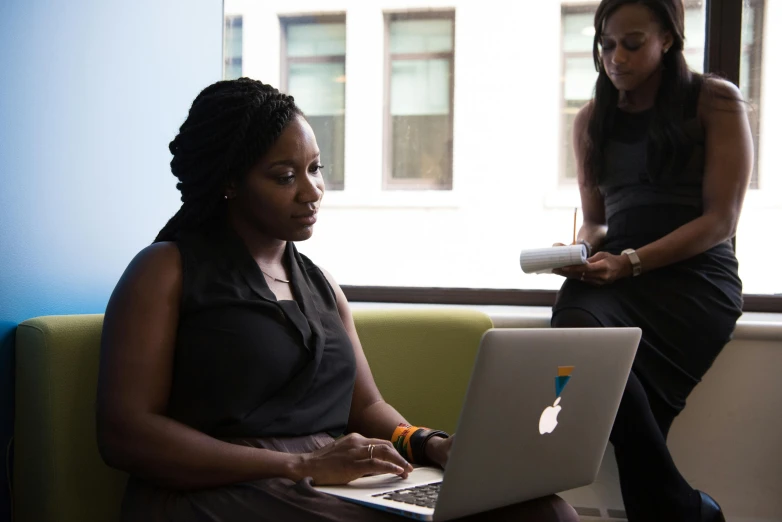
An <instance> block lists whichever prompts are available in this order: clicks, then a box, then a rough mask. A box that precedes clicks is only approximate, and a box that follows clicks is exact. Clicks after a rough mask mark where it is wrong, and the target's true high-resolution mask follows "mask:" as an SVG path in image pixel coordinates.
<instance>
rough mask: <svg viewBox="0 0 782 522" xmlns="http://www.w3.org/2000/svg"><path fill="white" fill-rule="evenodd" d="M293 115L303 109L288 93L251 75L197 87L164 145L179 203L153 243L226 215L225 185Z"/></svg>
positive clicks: (240, 177) (269, 143)
mask: <svg viewBox="0 0 782 522" xmlns="http://www.w3.org/2000/svg"><path fill="white" fill-rule="evenodd" d="M297 115H302V112H301V110H300V109H299V108H298V107H297V106H296V104H295V103H294V101H293V97H292V96H288V95H286V94H283V93H281V92H280V91H278V90H277V89H275V88H274V87H272V86H271V85H266V84H264V83H262V82H259V81H257V80H252V79H250V78H239V79H238V80H226V81H219V82H217V83H214V84H212V85H210V86H209V87H207V88H206V89H204V90H203V91H201V92H200V93H199V95H198V96H197V97H196V99H195V100H194V101H193V105H192V107H190V112H189V114H188V116H187V119H186V120H185V122H184V123H183V124H182V126H181V127H180V128H179V134H177V136H176V137H175V138H174V140H173V141H172V142H171V143H170V144H169V145H168V148H169V150H170V151H171V154H173V155H174V157H173V159H172V160H171V172H172V173H173V174H174V176H176V178H177V179H178V180H179V183H177V185H176V188H177V189H178V190H179V192H181V193H182V198H181V199H182V206H181V207H180V208H179V211H177V213H176V214H174V216H173V217H172V218H171V219H169V220H168V223H166V226H164V227H163V229H162V230H161V231H160V232H159V233H158V235H157V237H156V238H155V242H158V241H172V240H175V239H176V238H177V237H178V235H179V234H180V233H181V232H183V231H185V230H194V229H198V228H200V227H202V226H204V225H206V224H208V223H211V222H213V221H214V220H215V219H217V218H218V217H220V216H222V215H224V213H225V208H226V207H225V198H224V197H223V192H224V189H225V186H226V185H227V184H228V183H229V182H232V181H235V182H241V181H242V180H243V179H244V177H245V176H246V175H247V173H248V172H249V170H250V168H251V167H252V166H253V165H254V164H255V163H256V162H257V161H258V159H259V158H261V157H262V156H263V155H264V154H266V152H267V151H268V150H269V148H270V147H271V146H272V144H274V142H275V141H277V139H278V138H279V137H280V135H281V134H282V131H283V129H284V128H285V126H286V125H287V124H288V123H289V122H290V121H291V120H293V119H294V118H295V117H296V116H297Z"/></svg>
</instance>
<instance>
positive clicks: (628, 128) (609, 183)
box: [598, 81, 705, 220]
mask: <svg viewBox="0 0 782 522" xmlns="http://www.w3.org/2000/svg"><path fill="white" fill-rule="evenodd" d="M700 91H701V83H700V81H699V82H697V83H694V84H693V86H692V87H691V89H690V92H689V94H688V96H687V97H686V99H685V106H684V121H683V122H682V131H683V141H682V142H681V143H680V146H681V147H682V149H683V151H682V155H681V156H682V157H683V158H685V161H684V162H683V163H682V164H680V165H677V166H676V167H675V173H674V174H673V175H670V173H669V175H667V176H661V175H660V174H656V175H654V174H653V173H651V172H649V161H648V154H649V125H650V124H651V120H652V117H653V110H654V109H649V110H646V111H642V112H638V113H630V112H626V111H623V110H621V109H619V108H617V109H616V111H615V113H614V119H613V122H612V126H611V130H610V134H609V139H608V142H607V144H606V152H605V163H604V165H603V169H602V171H601V174H600V178H599V180H598V185H599V188H600V192H601V194H602V195H603V198H604V201H605V212H606V219H607V220H610V219H611V218H612V217H613V216H614V215H615V214H616V213H617V212H621V211H623V210H626V209H629V208H638V207H641V206H657V205H663V206H667V205H672V206H680V207H689V208H690V209H691V210H693V211H694V214H695V215H700V214H702V213H703V203H702V200H703V174H704V164H705V159H704V153H705V152H704V138H705V136H704V131H703V127H702V125H701V123H700V121H699V120H698V117H697V112H698V97H699V94H700Z"/></svg>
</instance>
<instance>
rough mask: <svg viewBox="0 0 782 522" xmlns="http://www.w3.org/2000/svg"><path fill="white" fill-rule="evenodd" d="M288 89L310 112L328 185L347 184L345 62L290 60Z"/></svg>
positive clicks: (339, 187) (303, 107)
mask: <svg viewBox="0 0 782 522" xmlns="http://www.w3.org/2000/svg"><path fill="white" fill-rule="evenodd" d="M288 93H289V94H291V95H292V96H293V97H294V98H295V99H296V104H297V105H298V106H299V108H301V110H302V111H303V112H304V114H305V115H306V116H307V120H308V121H309V122H310V125H311V126H312V130H313V131H315V137H316V138H317V140H318V146H319V147H320V153H321V163H322V164H323V166H324V169H323V179H324V180H325V181H326V188H327V189H332V190H335V189H336V190H342V189H343V188H344V186H345V64H344V62H341V63H295V62H294V63H290V64H289V68H288Z"/></svg>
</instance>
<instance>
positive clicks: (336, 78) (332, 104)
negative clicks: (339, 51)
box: [288, 62, 345, 116]
mask: <svg viewBox="0 0 782 522" xmlns="http://www.w3.org/2000/svg"><path fill="white" fill-rule="evenodd" d="M288 93H289V94H291V95H292V96H293V97H294V98H296V103H297V104H298V106H299V107H300V108H301V110H303V111H304V113H305V114H306V115H308V116H324V115H326V116H333V115H342V114H344V113H345V64H344V63H295V62H294V63H291V64H290V65H289V68H288Z"/></svg>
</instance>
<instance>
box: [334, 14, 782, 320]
mask: <svg viewBox="0 0 782 522" xmlns="http://www.w3.org/2000/svg"><path fill="white" fill-rule="evenodd" d="M752 1H753V2H755V3H756V4H757V2H758V0H752ZM766 1H767V0H766ZM742 9H743V2H742V0H709V1H708V2H707V4H706V41H705V42H704V57H705V64H704V71H705V72H721V73H722V74H724V75H725V77H726V78H728V79H729V80H731V81H733V82H735V83H737V84H738V82H739V66H740V59H741V47H742V45H741V28H742ZM764 9H765V2H763V11H764ZM756 13H757V11H756ZM389 14H391V13H389ZM756 16H757V15H756ZM762 19H763V13H761V15H760V20H761V23H762ZM388 27H389V26H388V23H387V22H386V35H388ZM760 27H761V28H762V27H763V26H762V25H760ZM454 32H455V31H454ZM386 38H387V36H386ZM758 41H760V42H762V31H761V32H760V40H758V37H757V34H756V39H755V42H758ZM386 49H388V42H387V41H386ZM387 55H388V52H386V56H387ZM386 76H387V77H388V75H386ZM452 81H453V80H452ZM758 88H759V87H758ZM386 91H387V92H388V89H387V90H386ZM451 103H453V98H451ZM384 110H385V112H386V114H389V113H390V111H389V106H388V100H386V106H385V109H384ZM452 114H453V113H452ZM384 153H385V150H384ZM384 156H385V154H384ZM384 178H385V171H384ZM342 289H343V290H344V292H345V295H346V296H347V298H348V300H350V301H354V302H388V303H420V304H466V305H509V306H552V305H553V304H554V300H555V299H556V295H557V292H556V291H554V290H517V289H493V288H492V289H490V288H424V287H399V286H354V285H345V286H342ZM743 310H744V311H745V312H766V313H782V295H780V294H773V295H766V294H745V295H744V305H743Z"/></svg>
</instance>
